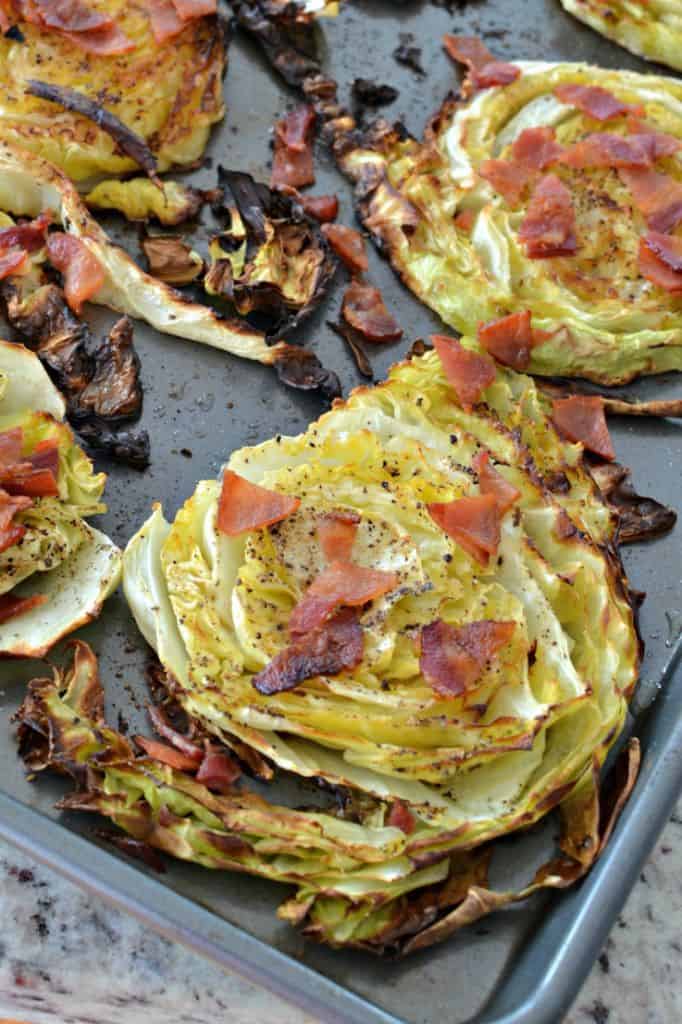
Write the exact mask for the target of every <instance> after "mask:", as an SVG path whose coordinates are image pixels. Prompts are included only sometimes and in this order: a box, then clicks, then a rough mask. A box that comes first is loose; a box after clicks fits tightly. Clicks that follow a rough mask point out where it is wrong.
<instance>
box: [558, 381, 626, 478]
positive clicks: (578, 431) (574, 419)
mask: <svg viewBox="0 0 682 1024" xmlns="http://www.w3.org/2000/svg"><path fill="white" fill-rule="evenodd" d="M552 421H553V423H554V425H555V427H556V428H557V429H558V430H559V431H560V433H562V434H563V435H564V437H567V438H568V440H569V441H574V442H580V443H581V444H582V445H583V447H585V448H587V449H588V450H589V451H591V452H594V453H595V455H600V456H601V457H602V459H606V460H607V461H608V462H611V461H612V460H613V459H615V457H616V453H615V451H614V450H613V444H612V443H611V436H610V434H609V428H608V427H607V425H606V415H605V413H604V402H603V399H601V398H599V397H598V396H597V395H571V396H570V397H569V398H555V399H553V400H552Z"/></svg>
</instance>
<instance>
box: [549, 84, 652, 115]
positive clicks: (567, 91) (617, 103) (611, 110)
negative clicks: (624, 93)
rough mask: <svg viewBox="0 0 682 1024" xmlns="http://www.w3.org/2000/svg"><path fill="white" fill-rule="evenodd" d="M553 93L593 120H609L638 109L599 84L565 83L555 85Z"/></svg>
mask: <svg viewBox="0 0 682 1024" xmlns="http://www.w3.org/2000/svg"><path fill="white" fill-rule="evenodd" d="M554 95H555V96H556V98H557V99H558V100H561V102H562V103H566V104H567V105H568V106H570V107H577V109H578V110H581V111H582V112H583V114H587V116H588V117H592V118H594V120H595V121H611V120H613V118H615V117H622V116H623V114H630V113H636V112H637V111H638V109H639V108H637V107H633V106H632V105H631V104H630V103H623V101H622V100H619V99H616V97H615V96H614V95H613V93H611V92H609V91H608V89H602V87H601V86H600V85H579V84H578V83H573V82H571V83H566V84H564V85H557V87H556V88H555V90H554Z"/></svg>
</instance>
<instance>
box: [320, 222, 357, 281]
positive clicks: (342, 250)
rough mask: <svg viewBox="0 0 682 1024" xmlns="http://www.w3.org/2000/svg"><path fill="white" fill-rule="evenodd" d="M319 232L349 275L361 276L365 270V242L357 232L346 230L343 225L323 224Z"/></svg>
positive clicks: (350, 229) (351, 229)
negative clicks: (346, 268)
mask: <svg viewBox="0 0 682 1024" xmlns="http://www.w3.org/2000/svg"><path fill="white" fill-rule="evenodd" d="M321 230H322V234H323V235H324V237H325V238H326V239H327V241H328V242H329V244H330V245H331V247H332V249H333V250H334V252H335V253H336V255H337V256H338V257H339V259H341V260H343V262H344V263H345V265H346V266H347V267H348V269H349V270H350V272H351V274H363V273H364V272H365V271H366V270H367V267H368V263H367V253H366V251H365V240H364V238H363V237H362V235H361V234H360V232H359V231H356V230H355V228H347V227H346V226H345V225H344V224H325V225H323V227H322V229H321Z"/></svg>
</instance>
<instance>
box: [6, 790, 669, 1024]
mask: <svg viewBox="0 0 682 1024" xmlns="http://www.w3.org/2000/svg"><path fill="white" fill-rule="evenodd" d="M681 876H682V801H681V802H680V804H679V805H678V808H677V811H676V813H675V814H673V816H672V818H671V820H670V822H669V824H668V826H667V828H666V830H665V832H664V833H663V835H662V836H661V838H660V840H659V841H658V843H657V844H656V849H655V851H654V853H653V855H652V857H651V859H650V860H649V863H648V864H647V866H646V868H645V869H644V871H643V872H642V875H641V877H640V881H639V882H638V884H637V886H636V888H635V890H634V891H633V893H632V895H631V896H630V899H629V900H628V903H627V904H626V906H625V909H624V910H623V913H622V915H621V917H620V918H619V919H618V923H617V924H616V927H615V928H614V930H613V932H612V934H611V937H610V938H609V940H608V942H607V944H606V946H605V948H604V950H603V952H602V954H601V956H600V957H599V961H598V963H597V964H596V965H595V967H594V969H593V971H592V974H591V975H590V977H589V979H588V981H587V983H586V985H585V987H584V988H583V990H582V992H581V993H580V994H579V996H578V998H577V1000H576V1002H575V1005H574V1007H573V1009H572V1010H571V1012H570V1013H569V1015H568V1017H567V1018H566V1019H565V1022H564V1024H607V1022H608V1024H677V1022H678V1021H681V1020H682V886H681V885H680V877H681ZM0 920H1V921H2V924H3V928H2V932H1V933H0V1019H2V1018H3V1017H10V1018H17V1019H20V1020H22V1021H27V1022H30V1024H138V1022H140V1024H216V1021H225V1020H227V1019H228V1015H229V1021H230V1024H314V1022H313V1021H312V1020H311V1019H310V1018H309V1017H306V1016H305V1015H304V1014H303V1013H301V1012H300V1011H298V1010H296V1009H294V1008H292V1007H290V1006H288V1005H287V1004H285V1003H283V1002H281V1000H279V999H277V998H276V997H275V996H272V995H270V994H269V993H267V992H265V991H263V990H262V989H258V988H256V987H254V986H253V985H251V984H249V983H248V982H246V981H243V980H242V979H241V978H238V977H237V976H235V975H227V974H223V973H222V972H221V971H219V970H218V969H217V968H215V967H213V966H212V965H211V964H209V963H207V962H206V961H204V960H202V959H201V958H199V957H197V956H195V955H194V954H192V953H190V952H188V951H187V950H185V949H184V948H183V947H181V946H177V945H174V944H173V943H170V942H167V941H166V940H164V939H162V938H159V937H158V936H157V935H156V934H154V933H153V932H150V931H148V930H147V929H145V928H143V927H142V926H140V925H139V924H137V922H135V921H134V920H133V919H132V918H128V917H126V916H124V915H122V914H119V913H118V912H117V911H114V910H110V909H109V908H107V907H104V906H102V904H101V903H100V902H98V901H97V900H95V899H93V898H92V897H90V896H89V895H87V894H86V893H83V892H81V891H80V890H79V889H78V888H76V887H75V886H73V885H71V884H70V883H68V882H66V881H64V880H62V879H61V878H60V877H59V876H57V875H55V874H54V873H53V872H51V871H48V870H47V869H46V868H44V867H41V866H39V865H36V864H33V863H32V862H30V861H29V860H28V859H27V858H25V857H24V856H23V855H21V854H19V853H18V852H17V851H16V850H15V849H14V848H13V847H10V846H7V845H5V844H2V843H0Z"/></svg>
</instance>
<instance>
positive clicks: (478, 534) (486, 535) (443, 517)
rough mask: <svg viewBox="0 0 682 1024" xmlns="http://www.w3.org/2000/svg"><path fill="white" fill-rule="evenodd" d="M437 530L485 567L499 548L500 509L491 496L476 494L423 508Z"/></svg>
mask: <svg viewBox="0 0 682 1024" xmlns="http://www.w3.org/2000/svg"><path fill="white" fill-rule="evenodd" d="M426 507H427V509H428V512H429V515H430V516H431V518H432V519H433V521H434V522H435V523H437V524H438V526H440V528H441V530H443V531H444V532H445V533H447V534H448V536H449V537H452V539H453V540H455V541H456V542H457V543H458V544H459V546H460V547H462V548H464V550H465V551H466V552H467V554H469V555H471V557H472V558H475V559H476V561H477V562H480V564H481V565H484V566H485V565H487V564H488V562H489V560H490V556H491V555H494V554H496V552H497V549H498V547H499V544H500V509H499V506H498V504H497V499H496V498H495V496H494V495H493V494H476V495H473V496H471V497H466V498H455V500H454V501H449V502H433V503H431V504H430V505H427V506H426Z"/></svg>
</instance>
